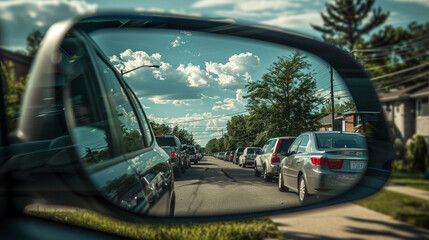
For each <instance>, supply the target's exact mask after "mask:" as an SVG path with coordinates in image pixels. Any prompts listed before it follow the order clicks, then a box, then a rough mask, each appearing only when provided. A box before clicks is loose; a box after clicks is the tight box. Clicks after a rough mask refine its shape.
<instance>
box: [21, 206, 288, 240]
mask: <svg viewBox="0 0 429 240" xmlns="http://www.w3.org/2000/svg"><path fill="white" fill-rule="evenodd" d="M27 214H30V215H34V216H38V217H42V218H47V219H52V220H55V221H59V222H67V223H70V224H74V225H78V226H83V227H86V228H90V229H96V230H99V231H103V232H107V233H112V234H116V235H120V236H124V237H128V238H133V239H167V240H169V239H190V240H192V239H195V240H200V239H225V240H226V239H267V238H277V239H284V238H283V236H282V234H281V233H280V232H279V231H278V230H277V227H276V225H275V224H274V223H273V222H272V221H271V220H270V219H269V218H259V219H250V220H241V221H230V222H213V223H194V224H134V223H128V222H123V221H119V220H116V219H112V218H109V217H106V216H103V215H100V214H98V213H94V212H91V211H87V210H76V211H56V212H48V211H47V212H41V211H27Z"/></svg>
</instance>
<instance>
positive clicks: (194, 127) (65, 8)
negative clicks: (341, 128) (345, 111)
mask: <svg viewBox="0 0 429 240" xmlns="http://www.w3.org/2000/svg"><path fill="white" fill-rule="evenodd" d="M326 2H328V1H326V0H300V1H286V0H262V1H254V0H181V1H177V0H168V1H167V0H158V1H147V0H146V1H142V0H122V1H117V0H115V1H113V0H100V1H98V0H94V1H90V0H88V1H66V0H46V1H34V0H32V1H30V0H17V1H2V2H0V21H1V24H2V29H1V30H2V34H1V35H2V39H1V40H2V42H1V46H2V47H4V48H7V49H10V50H18V49H24V48H25V44H26V42H25V38H26V36H27V34H28V33H29V32H30V31H31V30H32V29H41V30H42V31H45V30H46V29H47V28H48V27H49V26H50V25H52V24H53V23H55V22H57V21H60V20H64V19H68V18H73V17H76V16H79V15H81V14H88V13H89V14H90V13H95V12H103V11H111V10H115V11H117V10H128V11H155V12H166V13H178V14H192V15H196V16H203V17H210V16H212V17H217V18H226V19H236V20H239V21H245V22H253V23H258V24H264V25H272V26H276V27H281V28H285V29H289V30H292V31H295V32H299V33H303V34H306V35H310V36H312V37H314V38H319V39H320V34H319V33H318V32H315V31H314V30H312V28H311V27H310V23H315V24H321V18H320V12H321V11H324V10H325V7H324V5H325V3H326ZM375 6H380V7H381V8H382V9H383V10H384V11H389V12H390V17H389V19H388V21H387V22H386V24H391V25H394V26H406V25H407V24H408V23H409V22H411V21H417V22H419V23H423V22H427V21H429V14H428V12H429V1H427V0H389V1H388V0H378V1H376V3H375ZM129 34H132V33H129ZM151 38H152V39H151ZM127 39H132V38H130V36H128V38H127ZM154 39H157V40H156V41H154ZM197 39H198V36H196V35H195V34H188V33H175V34H171V35H169V36H164V37H161V36H159V35H156V34H152V35H151V37H148V38H147V39H145V40H146V42H148V43H151V42H152V43H156V44H149V45H145V48H142V47H141V46H140V45H139V44H138V42H136V41H129V42H128V43H127V45H121V44H118V42H120V40H121V39H115V38H111V37H110V38H104V40H103V36H102V34H100V36H99V43H100V44H101V45H102V46H103V48H104V49H105V51H106V54H107V55H108V56H109V57H111V62H112V64H113V65H115V66H116V67H117V68H118V69H120V68H123V67H126V69H130V68H132V67H133V66H135V67H136V66H137V65H138V64H140V63H152V64H160V65H161V68H160V69H141V70H138V71H136V72H133V73H130V74H129V75H128V76H127V79H128V81H130V83H131V85H132V86H134V87H135V91H136V92H138V93H140V96H142V98H141V101H142V103H143V104H144V106H145V111H146V113H147V115H149V116H150V118H151V119H152V120H156V121H158V122H170V123H177V124H179V126H180V127H184V128H187V129H188V130H189V131H192V132H193V133H194V135H195V137H196V139H198V143H200V144H202V145H205V143H206V142H207V141H208V140H210V138H211V135H215V134H217V135H216V136H219V135H220V133H219V129H221V128H222V127H223V128H225V124H226V122H227V121H228V120H229V119H230V117H231V115H232V114H235V113H240V112H244V111H245V108H244V106H245V100H243V98H242V96H243V95H245V94H246V92H245V88H244V84H245V83H246V81H248V80H249V79H250V78H252V79H255V80H256V79H259V78H260V76H262V74H263V73H264V72H265V71H266V68H267V67H268V66H269V64H270V63H271V62H272V61H274V60H275V59H276V57H277V55H276V54H274V50H273V48H271V47H268V46H267V47H266V48H264V51H261V50H260V49H261V48H260V47H258V48H255V47H254V46H253V45H252V44H251V43H249V44H245V45H241V44H233V43H231V42H228V43H227V44H226V45H225V44H223V43H222V41H219V40H217V41H213V40H212V39H198V41H196V40H197ZM210 41H212V42H210ZM198 43H200V44H198ZM203 44H204V45H207V44H215V45H214V46H217V47H216V48H213V49H222V51H217V50H216V51H213V50H210V49H207V48H206V47H205V46H204V45H203ZM198 49H200V50H199V51H197V50H198ZM285 53H287V51H285ZM175 56H182V58H177V57H175ZM183 56H186V58H185V60H183ZM314 69H315V70H317V72H318V79H320V83H319V84H318V87H319V88H320V89H321V90H320V91H321V92H323V91H326V88H327V86H328V84H327V83H326V79H327V77H328V76H329V74H328V69H327V67H326V66H324V64H323V63H320V62H314ZM173 76H174V77H173ZM177 76H180V77H177ZM142 77H145V78H144V79H151V80H152V82H151V84H146V85H145V83H144V81H143V82H139V81H138V80H137V79H141V78H142ZM168 79H175V81H170V82H168V81H169V80H168ZM336 79H337V82H338V83H339V82H340V81H338V76H336ZM155 81H156V82H155ZM166 82H168V84H166ZM338 83H337V85H338ZM148 86H149V87H148ZM151 87H152V88H151ZM342 89H343V87H342V86H340V85H339V86H336V90H337V91H338V92H337V94H338V96H342V95H343V94H344V93H343V92H341V90H342ZM178 90H180V91H178ZM155 93H156V94H155ZM202 118H205V119H207V120H205V121H199V122H197V121H195V120H198V119H202ZM189 121H194V122H189Z"/></svg>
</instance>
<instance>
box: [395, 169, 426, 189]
mask: <svg viewBox="0 0 429 240" xmlns="http://www.w3.org/2000/svg"><path fill="white" fill-rule="evenodd" d="M389 182H390V183H394V184H398V185H404V186H407V187H412V188H418V189H421V190H426V191H429V180H427V179H423V173H404V172H392V175H391V176H390V179H389Z"/></svg>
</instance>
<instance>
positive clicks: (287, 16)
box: [262, 11, 322, 29]
mask: <svg viewBox="0 0 429 240" xmlns="http://www.w3.org/2000/svg"><path fill="white" fill-rule="evenodd" d="M321 21H322V18H321V16H320V13H319V12H316V11H315V12H308V13H303V14H293V13H290V12H284V13H283V14H279V16H278V17H276V18H273V19H270V20H266V21H262V23H263V24H267V25H272V26H277V27H282V28H287V29H302V28H307V29H311V26H310V23H313V24H314V23H319V22H321Z"/></svg>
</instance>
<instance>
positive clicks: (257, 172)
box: [253, 162, 261, 177]
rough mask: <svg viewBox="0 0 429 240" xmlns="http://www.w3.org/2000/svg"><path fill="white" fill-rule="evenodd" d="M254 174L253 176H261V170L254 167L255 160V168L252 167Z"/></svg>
mask: <svg viewBox="0 0 429 240" xmlns="http://www.w3.org/2000/svg"><path fill="white" fill-rule="evenodd" d="M253 172H254V174H255V177H260V176H261V172H260V171H258V169H257V168H256V162H255V168H254V171H253Z"/></svg>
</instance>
